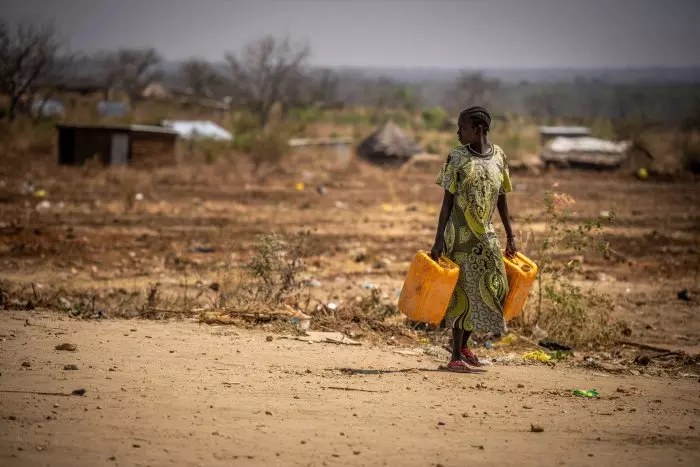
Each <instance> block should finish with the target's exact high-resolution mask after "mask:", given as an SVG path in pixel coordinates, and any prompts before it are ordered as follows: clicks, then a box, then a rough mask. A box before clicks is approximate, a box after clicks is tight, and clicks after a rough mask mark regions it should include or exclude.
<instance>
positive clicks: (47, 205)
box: [36, 200, 51, 212]
mask: <svg viewBox="0 0 700 467" xmlns="http://www.w3.org/2000/svg"><path fill="white" fill-rule="evenodd" d="M49 209H51V202H50V201H46V200H44V201H42V202H40V203H39V204H37V205H36V210H37V211H39V212H41V211H48V210H49Z"/></svg>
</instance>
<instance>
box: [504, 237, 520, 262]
mask: <svg viewBox="0 0 700 467" xmlns="http://www.w3.org/2000/svg"><path fill="white" fill-rule="evenodd" d="M517 253H518V247H517V245H516V244H515V237H508V243H507V244H506V256H507V257H508V258H512V257H514V256H515V255H516V254H517Z"/></svg>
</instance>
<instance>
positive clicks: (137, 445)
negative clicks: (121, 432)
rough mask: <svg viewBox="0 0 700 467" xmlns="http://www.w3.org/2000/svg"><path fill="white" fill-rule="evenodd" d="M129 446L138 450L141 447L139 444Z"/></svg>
mask: <svg viewBox="0 0 700 467" xmlns="http://www.w3.org/2000/svg"><path fill="white" fill-rule="evenodd" d="M131 446H132V447H135V448H140V447H141V445H140V444H136V443H134V444H132V445H131Z"/></svg>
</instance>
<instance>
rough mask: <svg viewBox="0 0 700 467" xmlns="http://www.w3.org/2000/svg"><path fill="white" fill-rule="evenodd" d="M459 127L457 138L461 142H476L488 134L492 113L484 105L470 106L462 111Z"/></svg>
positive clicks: (458, 122)
mask: <svg viewBox="0 0 700 467" xmlns="http://www.w3.org/2000/svg"><path fill="white" fill-rule="evenodd" d="M457 127H458V128H457V138H459V142H460V143H461V144H471V143H476V142H478V141H481V139H482V137H485V136H486V135H487V134H488V132H489V128H490V127H491V115H489V112H488V111H487V110H486V109H485V108H483V107H469V108H468V109H465V110H462V112H460V114H459V118H458V119H457Z"/></svg>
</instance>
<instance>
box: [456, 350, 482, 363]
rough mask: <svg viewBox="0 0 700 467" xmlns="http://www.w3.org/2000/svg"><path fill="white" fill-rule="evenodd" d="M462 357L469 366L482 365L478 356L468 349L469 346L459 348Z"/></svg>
mask: <svg viewBox="0 0 700 467" xmlns="http://www.w3.org/2000/svg"><path fill="white" fill-rule="evenodd" d="M461 354H462V359H463V360H464V361H465V362H466V363H467V364H468V365H471V366H476V367H482V366H484V364H483V363H481V362H480V361H479V357H477V356H476V355H474V353H473V352H472V351H471V350H470V349H469V347H462V350H461Z"/></svg>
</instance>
